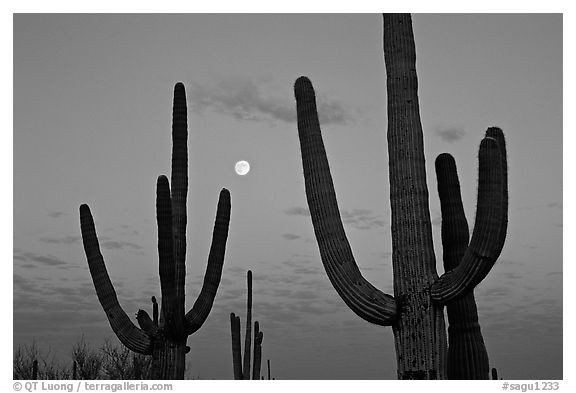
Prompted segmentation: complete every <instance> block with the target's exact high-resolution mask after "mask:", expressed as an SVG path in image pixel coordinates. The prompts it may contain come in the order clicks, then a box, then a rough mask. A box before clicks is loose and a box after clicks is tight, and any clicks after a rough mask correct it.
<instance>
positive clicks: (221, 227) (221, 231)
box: [186, 188, 231, 335]
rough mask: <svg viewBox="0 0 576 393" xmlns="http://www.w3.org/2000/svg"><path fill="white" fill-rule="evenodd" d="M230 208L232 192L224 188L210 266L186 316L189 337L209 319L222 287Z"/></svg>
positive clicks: (215, 228)
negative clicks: (221, 280) (219, 289)
mask: <svg viewBox="0 0 576 393" xmlns="http://www.w3.org/2000/svg"><path fill="white" fill-rule="evenodd" d="M230 208H231V206H230V192H229V191H228V190H227V189H225V188H224V189H222V191H220V197H219V199H218V208H217V210H216V221H215V223H214V232H213V234H212V245H211V246H210V253H209V255H208V265H207V267H206V273H205V274H204V283H203V284H202V289H201V291H200V294H199V295H198V298H197V299H196V301H195V302H194V305H193V306H192V309H191V310H190V311H188V313H187V314H186V325H187V326H186V332H187V333H188V334H189V335H190V334H192V333H194V332H195V331H197V330H198V329H200V327H201V326H202V324H203V323H204V321H205V320H206V318H208V314H209V313H210V310H211V309H212V304H213V303H214V298H215V297H216V292H217V290H218V286H219V285H220V278H221V277H222V266H223V264H224V254H225V252H226V240H227V239H228V228H229V224H230Z"/></svg>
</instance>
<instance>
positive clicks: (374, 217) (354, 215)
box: [284, 206, 387, 230]
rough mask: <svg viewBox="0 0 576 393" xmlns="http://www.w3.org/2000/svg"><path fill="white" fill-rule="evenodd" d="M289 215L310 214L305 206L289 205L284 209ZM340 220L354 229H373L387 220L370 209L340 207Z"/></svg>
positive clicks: (384, 223)
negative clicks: (289, 206)
mask: <svg viewBox="0 0 576 393" xmlns="http://www.w3.org/2000/svg"><path fill="white" fill-rule="evenodd" d="M284 213H285V214H286V215H289V216H307V217H309V216H310V210H308V209H307V208H305V207H299V206H295V207H291V208H288V209H285V210H284ZM340 217H341V218H342V222H343V223H344V224H347V225H349V226H351V227H353V228H356V229H362V230H366V229H374V228H380V227H385V226H386V225H387V221H386V220H385V219H384V218H383V217H382V216H381V215H379V214H374V213H373V212H372V210H370V209H352V210H347V209H341V210H340Z"/></svg>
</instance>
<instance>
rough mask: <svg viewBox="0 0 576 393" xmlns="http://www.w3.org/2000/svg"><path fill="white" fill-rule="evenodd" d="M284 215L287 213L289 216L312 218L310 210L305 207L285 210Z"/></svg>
mask: <svg viewBox="0 0 576 393" xmlns="http://www.w3.org/2000/svg"><path fill="white" fill-rule="evenodd" d="M284 213H286V214H287V215H289V216H307V217H310V210H308V209H307V208H305V207H299V206H294V207H291V208H288V209H286V210H284Z"/></svg>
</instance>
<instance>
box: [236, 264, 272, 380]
mask: <svg viewBox="0 0 576 393" xmlns="http://www.w3.org/2000/svg"><path fill="white" fill-rule="evenodd" d="M246 281H247V285H248V296H247V300H246V336H245V340H244V363H242V343H241V334H240V317H238V316H236V314H234V313H231V314H230V330H231V336H232V365H233V368H234V379H250V350H251V349H252V271H250V270H248V272H247V274H246ZM263 339H264V333H263V332H262V331H260V324H259V323H258V321H256V322H254V346H253V347H254V348H253V352H254V353H253V357H254V364H253V365H252V379H260V369H261V364H262V340H263Z"/></svg>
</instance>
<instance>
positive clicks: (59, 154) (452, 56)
mask: <svg viewBox="0 0 576 393" xmlns="http://www.w3.org/2000/svg"><path fill="white" fill-rule="evenodd" d="M413 25H414V33H415V40H416V50H417V69H418V77H419V97H420V108H421V117H422V124H423V128H424V140H425V150H426V158H427V161H426V166H427V173H428V189H429V193H430V208H431V216H432V220H433V221H432V222H433V230H434V240H435V248H436V250H437V254H436V255H437V262H438V271H439V272H440V273H441V272H442V271H443V268H442V258H441V255H442V253H441V252H442V250H441V244H440V208H439V201H438V196H437V192H436V180H435V174H434V159H435V157H436V156H437V155H438V154H440V153H442V152H445V151H447V152H450V153H452V154H453V155H454V157H455V159H456V162H457V165H458V171H459V175H460V182H461V186H462V197H463V200H464V207H465V210H466V213H467V217H468V221H469V223H470V227H471V228H472V226H473V221H474V214H475V200H476V188H477V185H476V182H477V149H478V146H479V143H480V140H481V138H482V137H483V135H484V131H485V130H486V128H487V127H489V126H493V125H497V126H500V127H501V128H502V129H503V130H504V132H505V135H506V137H507V147H508V160H509V164H508V165H509V187H510V212H509V219H510V223H509V226H508V237H507V240H506V245H505V247H504V250H503V252H502V255H501V257H500V259H499V261H498V263H497V264H496V265H495V267H494V268H493V269H492V271H491V273H490V275H489V276H488V277H487V278H486V279H485V280H484V281H483V282H482V283H481V284H480V285H479V286H478V288H477V289H476V299H477V305H478V311H479V318H480V323H481V326H482V332H483V335H484V340H485V342H486V346H487V349H488V353H489V357H490V365H491V367H496V368H498V370H499V374H500V375H501V376H502V377H504V378H505V379H558V378H562V231H563V229H562V225H563V220H562V211H563V204H562V16H561V15H559V14H547V15H541V14H540V15H539V14H530V15H519V14H517V15H514V14H506V15H496V14H490V15H489V14H474V15H461V14H450V15H440V14H434V15H414V17H413ZM300 75H306V76H308V77H309V78H310V79H311V80H312V83H313V84H314V86H315V89H316V93H317V100H318V105H319V111H320V114H319V115H320V121H321V123H322V130H323V135H324V142H325V144H326V149H327V152H328V158H329V160H330V165H331V169H332V176H333V178H334V183H335V188H336V192H337V196H338V202H339V205H340V208H341V213H342V216H343V220H344V225H345V228H346V230H347V235H348V238H349V240H350V243H351V246H352V249H353V251H354V254H355V257H356V261H357V263H358V265H359V266H360V269H361V271H362V272H363V274H364V275H365V277H366V278H367V279H368V280H369V281H370V282H372V283H373V284H374V285H375V286H377V287H378V288H380V289H381V290H383V291H385V292H387V293H392V292H393V288H392V271H391V236H390V208H389V206H390V205H389V193H388V156H387V146H386V111H385V108H386V86H385V81H386V75H385V70H384V61H383V53H382V20H381V16H380V15H376V14H372V15H363V14H353V15H346V14H340V15H323V14H315V15H295V14H293V15H250V14H243V15H193V14H189V15H153V14H149V15H58V14H50V15H32V14H17V15H15V16H14V174H13V175H14V194H13V195H14V314H13V317H14V344H15V345H18V344H30V343H31V342H32V340H33V339H35V340H36V341H37V343H38V344H39V345H40V346H42V347H44V348H48V347H50V348H51V350H52V351H53V352H54V353H55V354H56V355H57V356H58V357H59V358H60V359H62V360H63V361H66V362H67V361H68V359H69V355H70V352H71V348H72V345H73V344H74V343H75V342H76V341H77V339H78V338H79V337H80V336H81V335H82V334H83V335H84V336H85V338H86V339H87V340H88V341H90V342H93V343H95V344H96V345H99V344H100V343H101V342H102V341H103V339H104V338H105V337H113V333H112V330H111V328H110V327H109V325H108V321H107V320H106V316H105V315H104V312H103V311H102V308H101V307H100V305H99V303H98V300H97V298H96V294H95V291H94V288H93V285H92V282H91V279H90V275H89V272H88V268H87V263H86V258H85V256H84V251H83V248H82V243H81V237H80V225H79V214H78V207H79V205H80V204H81V203H88V204H89V205H90V207H91V210H92V213H93V215H94V218H95V222H96V228H97V231H98V234H99V238H100V241H101V246H102V252H103V254H104V258H105V261H106V265H107V268H108V272H109V274H110V276H111V279H112V281H113V283H114V285H115V287H116V290H117V292H118V297H119V300H120V303H121V304H122V306H123V307H124V310H125V311H126V312H127V313H128V314H129V315H134V314H135V313H136V311H137V310H138V308H144V309H147V310H150V308H151V307H150V301H149V299H150V296H151V295H156V296H158V295H159V292H160V289H159V278H158V273H157V271H158V257H157V240H156V219H155V184H156V178H157V176H158V175H160V174H168V173H169V172H170V154H171V153H170V152H171V139H170V129H171V109H172V108H171V105H172V90H173V85H174V83H176V82H177V81H182V82H183V83H184V84H185V86H186V90H187V99H188V124H189V177H190V179H189V183H190V187H189V198H188V254H187V270H188V276H187V287H186V292H187V307H191V305H192V304H193V302H194V300H195V298H196V296H197V294H198V292H199V290H200V287H201V282H202V278H203V273H204V269H205V267H206V260H207V255H208V249H209V246H210V240H211V234H212V226H213V221H214V215H215V208H216V202H217V198H218V192H219V190H220V189H221V188H222V187H226V188H228V189H229V190H230V191H231V195H232V216H231V224H230V234H229V238H228V245H227V250H226V259H225V264H224V272H223V276H222V282H221V284H220V289H219V291H218V295H217V297H216V301H215V304H214V307H213V309H212V312H211V314H210V317H209V318H208V320H207V321H206V323H205V324H204V326H203V327H202V329H201V330H200V331H198V332H197V333H195V334H194V335H193V336H191V337H190V338H189V340H188V345H190V346H191V348H192V351H191V353H190V354H189V355H188V356H187V362H188V374H187V375H188V376H189V377H192V376H195V377H197V376H199V377H200V378H202V379H210V378H216V379H230V378H232V376H233V373H232V359H231V339H230V326H229V314H230V312H235V313H236V314H239V315H240V316H241V318H242V323H244V322H245V294H246V289H245V288H246V284H245V282H246V281H245V274H246V271H247V270H248V269H251V270H252V271H253V274H254V306H253V318H254V319H255V320H258V321H260V326H261V329H262V330H263V332H264V342H263V358H264V359H271V363H272V373H273V375H274V376H275V377H276V378H277V379H394V378H396V361H395V353H394V340H393V335H392V330H391V329H390V328H383V327H378V326H375V325H370V324H369V323H367V322H365V321H363V320H361V319H360V318H358V317H357V316H356V315H355V314H354V313H353V312H352V311H350V310H349V309H348V308H347V306H346V305H345V304H344V302H343V301H342V300H341V299H340V298H339V297H338V295H337V294H336V292H335V290H334V289H333V288H332V286H331V284H330V282H329V280H328V278H327V276H326V275H325V273H324V270H323V267H322V264H321V261H320V257H319V252H318V248H317V246H316V242H315V240H314V234H313V228H312V223H311V219H310V217H309V214H308V211H307V204H306V197H305V193H304V179H303V175H302V164H301V159H300V150H299V142H298V134H297V129H296V113H295V112H296V111H295V100H294V95H293V83H294V81H295V80H296V78H297V77H298V76H300ZM241 159H245V160H247V161H249V162H250V165H251V171H250V173H249V174H248V175H247V176H243V177H241V176H238V175H236V174H235V173H234V170H233V168H234V163H235V162H236V161H238V160H241Z"/></svg>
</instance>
